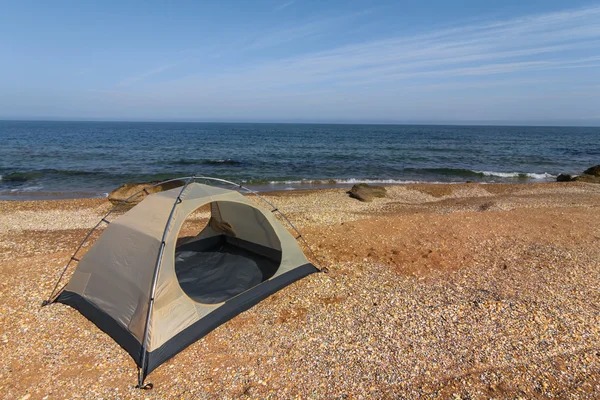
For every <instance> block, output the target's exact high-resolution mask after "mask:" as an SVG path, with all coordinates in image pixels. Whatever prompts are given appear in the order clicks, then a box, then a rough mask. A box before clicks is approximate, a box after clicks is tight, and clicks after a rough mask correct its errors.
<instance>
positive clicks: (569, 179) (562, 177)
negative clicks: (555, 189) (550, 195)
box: [556, 174, 575, 182]
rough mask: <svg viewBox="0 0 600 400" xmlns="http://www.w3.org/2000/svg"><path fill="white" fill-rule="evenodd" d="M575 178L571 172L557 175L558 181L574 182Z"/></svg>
mask: <svg viewBox="0 0 600 400" xmlns="http://www.w3.org/2000/svg"><path fill="white" fill-rule="evenodd" d="M574 180H575V178H573V176H572V175H569V174H560V175H558V176H557V177H556V182H572V181H574Z"/></svg>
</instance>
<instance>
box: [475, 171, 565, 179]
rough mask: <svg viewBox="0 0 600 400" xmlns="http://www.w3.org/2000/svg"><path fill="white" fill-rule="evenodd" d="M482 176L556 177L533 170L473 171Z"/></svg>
mask: <svg viewBox="0 0 600 400" xmlns="http://www.w3.org/2000/svg"><path fill="white" fill-rule="evenodd" d="M473 172H475V173H478V174H482V175H484V176H497V177H499V178H519V177H521V176H526V177H528V178H531V179H551V178H556V175H552V174H549V173H547V172H544V173H541V174H536V173H533V172H496V171H473Z"/></svg>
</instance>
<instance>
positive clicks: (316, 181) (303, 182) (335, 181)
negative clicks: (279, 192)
mask: <svg viewBox="0 0 600 400" xmlns="http://www.w3.org/2000/svg"><path fill="white" fill-rule="evenodd" d="M249 183H251V184H253V183H255V182H249ZM268 183H269V184H271V185H353V184H356V183H373V184H386V183H387V184H392V185H393V184H396V185H397V184H403V183H420V181H412V180H402V179H357V178H348V179H302V180H285V181H269V182H268Z"/></svg>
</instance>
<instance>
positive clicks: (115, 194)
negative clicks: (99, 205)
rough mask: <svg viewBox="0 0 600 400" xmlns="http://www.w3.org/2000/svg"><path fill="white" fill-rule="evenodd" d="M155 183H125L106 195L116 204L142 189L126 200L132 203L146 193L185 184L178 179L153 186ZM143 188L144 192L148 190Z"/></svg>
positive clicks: (136, 201) (140, 199) (138, 200)
mask: <svg viewBox="0 0 600 400" xmlns="http://www.w3.org/2000/svg"><path fill="white" fill-rule="evenodd" d="M156 183H158V182H143V183H137V182H132V183H126V184H124V185H122V186H119V187H118V188H116V189H115V190H113V191H112V192H110V194H109V195H108V200H109V201H110V202H111V203H112V204H115V205H116V204H119V203H120V202H122V201H124V200H126V199H128V198H129V197H131V196H133V195H134V194H135V193H137V192H139V191H140V190H142V192H141V193H139V194H138V195H137V196H135V197H133V198H131V199H129V200H127V203H126V204H128V205H134V204H137V203H139V202H140V201H142V200H144V198H145V197H146V196H147V195H148V194H153V193H158V192H163V191H165V190H170V189H174V188H176V187H179V186H183V185H184V184H185V182H183V181H179V180H177V181H171V182H166V183H163V184H160V185H157V186H154V185H156ZM143 189H146V192H148V193H147V194H146V192H144V191H143Z"/></svg>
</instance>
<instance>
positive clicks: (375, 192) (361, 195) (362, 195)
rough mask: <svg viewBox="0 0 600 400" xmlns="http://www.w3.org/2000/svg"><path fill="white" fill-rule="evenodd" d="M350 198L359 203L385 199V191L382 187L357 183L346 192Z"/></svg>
mask: <svg viewBox="0 0 600 400" xmlns="http://www.w3.org/2000/svg"><path fill="white" fill-rule="evenodd" d="M348 194H349V195H350V197H352V198H355V199H358V200H360V201H367V202H369V201H373V199H374V198H375V197H385V196H386V194H387V190H386V189H385V188H384V187H383V186H371V185H368V184H366V183H359V184H356V185H354V186H352V189H350V191H349V192H348Z"/></svg>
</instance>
